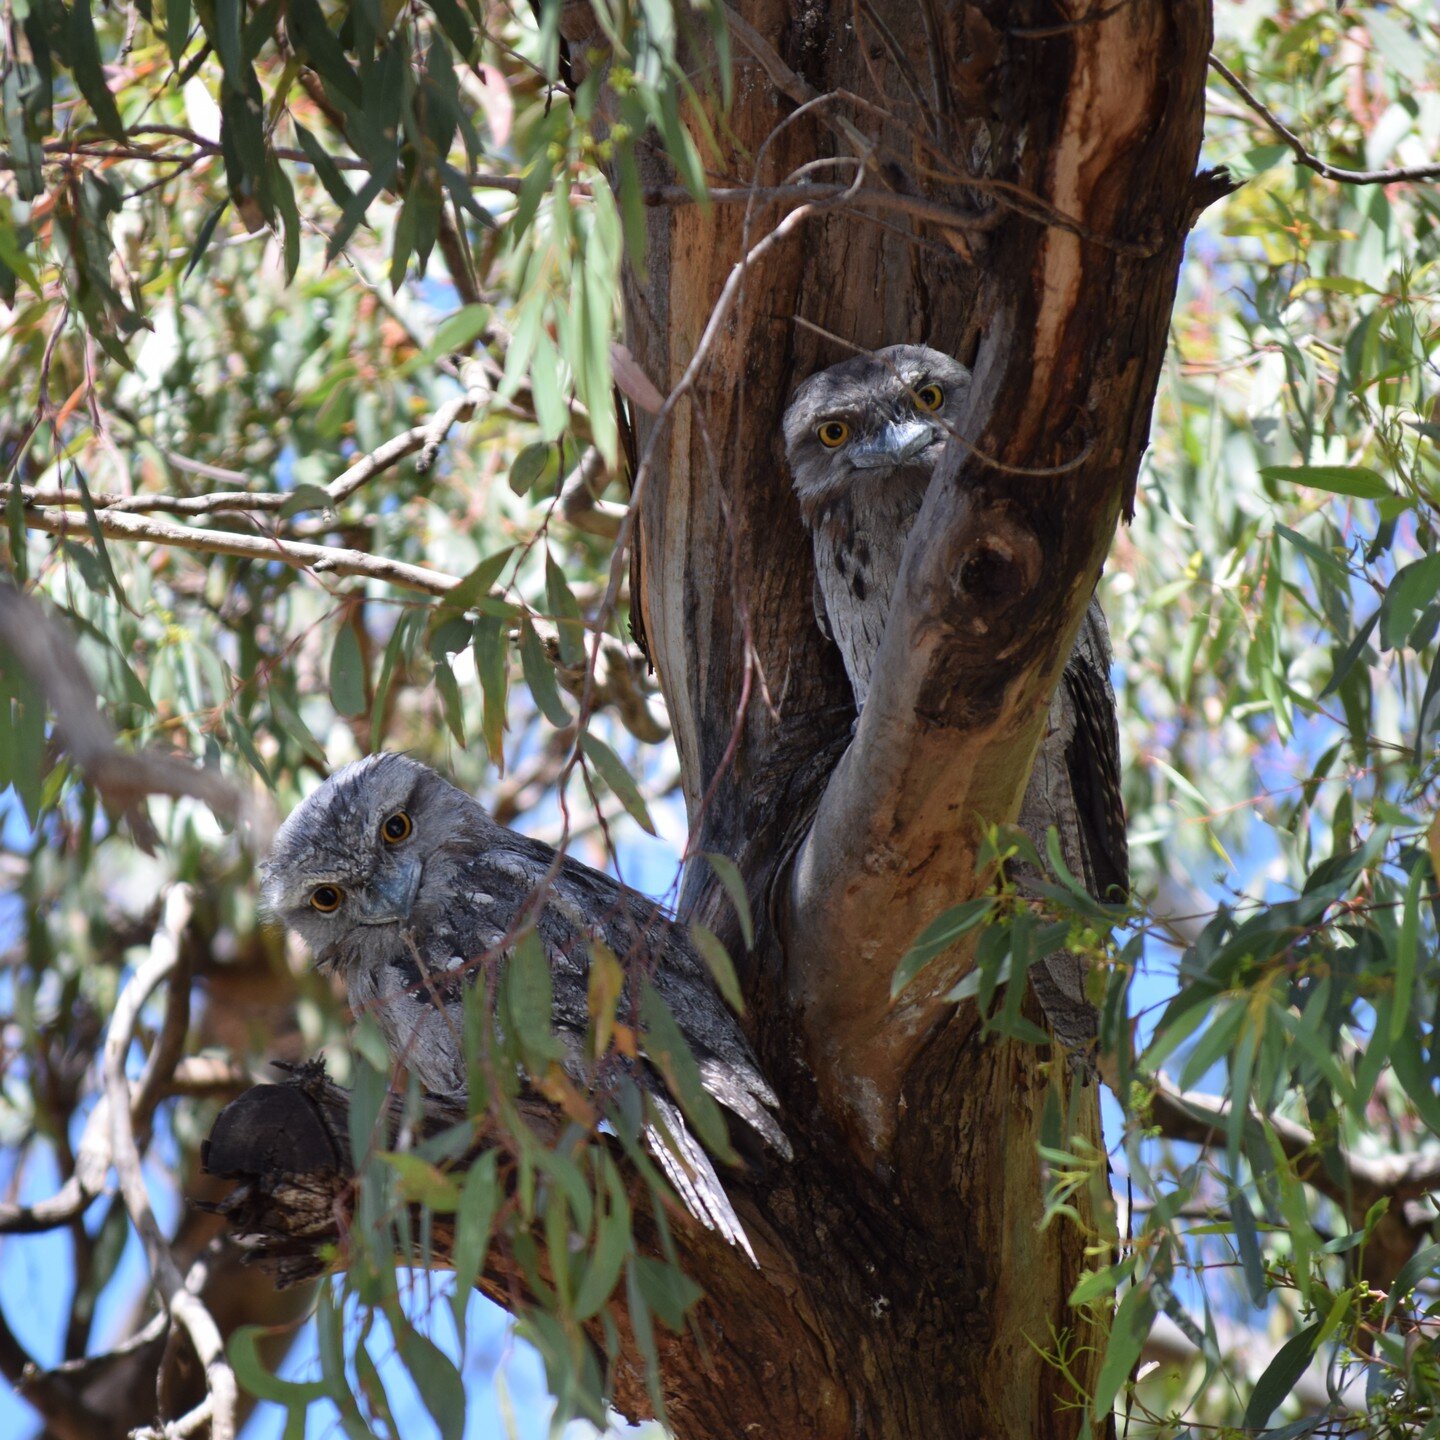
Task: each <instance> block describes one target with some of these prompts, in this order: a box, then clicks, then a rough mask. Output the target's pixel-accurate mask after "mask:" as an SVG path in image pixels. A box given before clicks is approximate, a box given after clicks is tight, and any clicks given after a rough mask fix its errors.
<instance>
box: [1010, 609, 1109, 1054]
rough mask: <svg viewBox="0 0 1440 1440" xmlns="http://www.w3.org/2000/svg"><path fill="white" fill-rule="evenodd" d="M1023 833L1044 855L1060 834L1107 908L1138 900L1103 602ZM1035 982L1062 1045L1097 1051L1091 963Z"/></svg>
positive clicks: (1061, 707) (1072, 663)
mask: <svg viewBox="0 0 1440 1440" xmlns="http://www.w3.org/2000/svg"><path fill="white" fill-rule="evenodd" d="M1020 824H1021V826H1022V828H1023V829H1024V830H1025V832H1026V834H1028V835H1029V836H1030V838H1031V839H1032V840H1033V841H1034V842H1035V844H1036V845H1037V847H1038V848H1039V849H1040V851H1041V853H1042V854H1043V853H1044V848H1045V831H1046V830H1047V829H1048V828H1049V827H1050V826H1052V825H1053V826H1054V827H1055V829H1056V832H1057V834H1058V836H1059V840H1060V851H1061V855H1062V858H1063V859H1064V861H1065V864H1066V866H1067V867H1068V868H1069V869H1070V871H1071V873H1072V874H1074V875H1075V876H1076V878H1077V879H1079V880H1081V881H1082V882H1083V883H1084V885H1085V888H1086V889H1087V890H1088V891H1089V892H1090V894H1092V895H1093V896H1094V897H1095V898H1096V899H1097V900H1111V899H1117V898H1120V896H1123V895H1124V894H1125V893H1127V892H1128V888H1129V858H1128V857H1129V848H1128V844H1127V841H1126V836H1125V808H1124V804H1123V802H1122V800H1121V796H1120V734H1119V725H1118V723H1117V721H1116V716H1115V692H1114V690H1113V689H1112V688H1111V685H1110V638H1109V631H1108V629H1107V627H1106V624H1105V616H1104V612H1103V611H1101V609H1100V605H1099V602H1098V601H1096V600H1094V599H1092V600H1091V601H1090V607H1089V609H1088V610H1087V611H1086V614H1085V618H1084V620H1083V622H1082V623H1081V629H1080V634H1079V637H1078V638H1077V640H1076V643H1075V648H1074V650H1073V651H1072V652H1071V655H1070V659H1069V660H1068V661H1067V662H1066V665H1065V670H1064V673H1063V675H1062V676H1061V680H1060V685H1059V687H1058V689H1057V692H1056V696H1055V700H1054V702H1053V704H1052V705H1051V710H1050V718H1049V728H1048V730H1047V733H1046V735H1045V736H1044V737H1043V738H1042V740H1041V744H1040V750H1039V753H1038V755H1037V757H1036V761H1035V769H1034V772H1033V773H1032V775H1031V778H1030V785H1029V787H1028V789H1027V790H1026V793H1025V799H1024V802H1023V804H1022V806H1021V812H1020ZM1015 878H1016V882H1017V884H1018V885H1019V887H1020V889H1021V891H1022V893H1024V892H1025V891H1026V890H1027V886H1028V884H1029V883H1030V882H1032V881H1034V880H1037V879H1039V878H1040V877H1039V876H1038V875H1036V874H1035V873H1034V872H1033V871H1031V870H1030V869H1029V867H1028V866H1017V867H1016V871H1015ZM1117 889H1118V892H1119V894H1116V893H1115V892H1116V891H1117ZM1029 973H1030V980H1031V983H1032V984H1033V986H1034V989H1035V994H1036V996H1037V997H1038V999H1039V1001H1040V1005H1041V1008H1042V1009H1043V1010H1044V1011H1045V1017H1046V1019H1047V1020H1048V1021H1049V1022H1050V1028H1051V1029H1052V1030H1053V1031H1054V1032H1055V1035H1056V1038H1057V1039H1058V1040H1059V1041H1060V1042H1061V1043H1062V1044H1063V1045H1065V1046H1067V1047H1069V1048H1070V1049H1072V1050H1076V1051H1081V1052H1083V1051H1086V1050H1088V1049H1089V1048H1090V1047H1091V1045H1092V1044H1093V1043H1094V1040H1095V1038H1096V1036H1097V1035H1098V1033H1099V1023H1100V1017H1099V1015H1098V1013H1097V1012H1096V1010H1095V1007H1094V1006H1093V1005H1092V1004H1091V1003H1090V1001H1089V999H1088V998H1087V997H1086V994H1085V976H1086V964H1085V959H1084V957H1083V956H1081V955H1078V954H1076V953H1075V952H1073V951H1070V950H1056V951H1054V952H1053V953H1052V954H1049V955H1046V956H1045V957H1044V958H1043V959H1042V960H1041V962H1040V963H1039V964H1037V965H1035V966H1033V967H1032V968H1031V970H1030V972H1029Z"/></svg>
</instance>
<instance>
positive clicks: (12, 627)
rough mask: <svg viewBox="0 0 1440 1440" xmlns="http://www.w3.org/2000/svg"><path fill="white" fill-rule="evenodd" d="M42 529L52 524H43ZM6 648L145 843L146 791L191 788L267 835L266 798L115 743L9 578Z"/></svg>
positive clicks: (0, 628)
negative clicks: (143, 801) (130, 750)
mask: <svg viewBox="0 0 1440 1440" xmlns="http://www.w3.org/2000/svg"><path fill="white" fill-rule="evenodd" d="M43 519H45V520H49V521H52V522H58V528H56V529H55V530H54V531H52V533H56V534H65V533H88V532H87V531H86V527H85V522H84V521H83V520H80V521H79V522H78V523H77V522H76V521H75V520H74V519H73V517H68V516H66V515H64V514H63V513H61V512H56V511H47V512H43ZM28 521H29V515H28V512H27V523H28ZM111 523H112V524H117V525H119V524H123V523H132V522H130V521H129V517H127V516H115V517H113V518H112V521H111ZM133 523H139V524H142V525H144V524H146V523H153V522H145V521H139V522H133ZM38 528H41V529H44V528H46V527H45V525H44V524H43V523H41V524H40V525H39V527H38ZM101 528H102V529H103V528H104V525H103V522H102V527H101ZM171 528H175V529H180V528H181V527H171ZM121 533H123V532H121ZM0 651H8V652H9V653H10V654H11V655H12V656H14V658H15V660H16V661H17V662H18V664H19V665H20V668H21V669H22V670H24V671H25V673H26V674H27V675H28V676H29V677H30V679H31V681H32V682H33V683H34V684H35V686H36V687H37V688H38V689H39V691H40V693H41V694H42V695H44V697H45V699H46V700H47V701H48V702H49V705H50V708H51V710H53V711H54V713H55V728H56V731H57V733H58V734H59V736H60V739H61V740H62V741H63V743H64V745H65V748H66V750H67V751H68V752H69V754H70V758H71V759H72V760H74V762H75V764H76V765H77V766H78V767H79V768H80V770H81V771H82V772H83V773H84V775H85V778H86V779H87V780H88V781H89V782H90V783H91V784H92V785H93V786H94V787H95V788H96V790H98V791H99V792H100V794H101V795H102V796H103V797H104V798H105V800H106V801H107V803H109V804H113V805H115V806H116V807H117V808H118V809H120V810H122V811H124V812H125V813H126V814H127V816H128V818H129V820H130V824H131V827H132V829H133V830H134V832H135V835H136V839H137V840H138V841H139V843H140V844H141V845H142V846H146V847H147V848H148V847H149V846H152V845H153V844H154V838H155V837H154V831H153V828H152V827H151V825H150V821H149V817H148V816H147V815H146V813H145V811H144V809H143V807H142V806H141V804H140V802H141V800H142V799H143V798H144V797H145V796H147V795H172V796H177V797H178V796H181V795H188V796H190V797H192V798H193V799H196V800H200V801H202V802H203V803H204V804H206V805H208V806H209V807H210V809H211V810H213V811H214V812H215V814H217V815H220V816H223V817H225V818H227V819H231V820H235V821H237V822H241V823H245V824H248V825H250V826H252V827H255V828H256V829H257V831H258V836H257V838H258V839H259V841H261V842H262V843H263V841H264V840H265V839H266V838H267V836H268V829H269V820H270V815H269V811H268V810H267V809H266V808H265V804H264V802H261V801H259V800H257V799H256V798H255V797H254V796H253V795H252V794H250V793H248V792H246V791H243V790H241V788H240V787H239V786H238V785H237V784H236V783H235V782H234V781H233V780H230V779H228V778H227V777H226V776H224V775H221V774H220V773H219V772H218V771H215V770H209V769H205V768H203V767H201V766H196V765H188V764H186V763H185V761H183V760H181V759H179V758H178V757H176V756H174V755H167V754H164V753H162V752H160V751H158V750H141V751H139V752H131V753H127V752H124V751H122V750H120V749H119V748H117V746H116V744H115V732H114V730H113V729H112V727H111V725H110V722H109V721H108V720H107V719H106V718H105V715H104V713H103V711H102V710H101V709H100V702H99V699H98V697H97V696H96V694H95V688H94V686H93V685H91V683H90V677H89V676H88V675H87V674H86V673H85V667H84V665H82V664H81V662H80V657H79V655H77V654H76V653H75V647H74V645H73V644H72V643H71V640H70V637H69V635H68V634H67V633H66V632H65V630H64V629H63V628H62V627H61V626H60V625H59V624H57V623H56V622H55V621H54V620H52V619H51V617H50V616H49V615H48V614H46V612H45V611H44V610H43V609H41V607H40V606H39V605H37V604H36V603H35V601H33V600H32V599H30V597H29V596H27V595H22V594H21V593H20V591H18V590H16V589H15V588H14V587H13V586H11V585H6V584H3V583H0ZM3 1228H4V1226H3V1221H0V1229H3Z"/></svg>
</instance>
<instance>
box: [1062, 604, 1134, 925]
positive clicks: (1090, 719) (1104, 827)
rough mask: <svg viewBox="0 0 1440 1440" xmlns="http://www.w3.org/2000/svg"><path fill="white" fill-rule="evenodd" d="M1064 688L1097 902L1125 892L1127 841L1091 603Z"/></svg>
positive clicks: (1102, 627)
mask: <svg viewBox="0 0 1440 1440" xmlns="http://www.w3.org/2000/svg"><path fill="white" fill-rule="evenodd" d="M1063 683H1064V685H1065V688H1066V691H1067V693H1068V695H1069V700H1070V704H1071V706H1072V708H1073V710H1074V729H1073V730H1072V732H1071V735H1070V743H1069V745H1068V746H1067V748H1066V752H1065V761H1066V768H1067V769H1068V770H1069V772H1070V788H1071V790H1072V791H1073V793H1074V796H1075V809H1076V813H1077V815H1078V817H1079V820H1080V830H1081V835H1082V838H1083V840H1084V844H1085V859H1086V870H1087V872H1088V873H1087V874H1086V875H1085V876H1084V877H1083V878H1084V879H1085V882H1086V888H1087V889H1088V890H1089V891H1090V893H1091V894H1092V895H1093V896H1094V897H1095V898H1096V899H1097V900H1124V899H1125V898H1126V897H1127V896H1128V895H1129V893H1130V842H1129V839H1128V836H1127V834H1126V826H1125V801H1124V798H1123V796H1122V794H1121V789H1120V725H1119V721H1118V719H1117V718H1116V713H1115V691H1114V688H1113V687H1112V686H1111V684H1110V630H1109V626H1107V625H1106V623H1105V612H1104V611H1103V610H1101V608H1100V602H1099V601H1098V600H1094V599H1092V600H1091V601H1090V608H1089V609H1088V610H1087V611H1086V612H1085V619H1084V621H1083V622H1082V624H1081V628H1080V635H1079V638H1078V639H1077V641H1076V644H1075V649H1074V651H1073V652H1072V653H1071V656H1070V661H1069V663H1068V664H1067V665H1066V667H1065V674H1064V679H1063Z"/></svg>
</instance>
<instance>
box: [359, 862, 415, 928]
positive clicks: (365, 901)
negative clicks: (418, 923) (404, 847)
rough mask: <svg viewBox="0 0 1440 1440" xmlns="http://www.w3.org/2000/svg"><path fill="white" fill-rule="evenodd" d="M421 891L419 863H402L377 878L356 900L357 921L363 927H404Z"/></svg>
mask: <svg viewBox="0 0 1440 1440" xmlns="http://www.w3.org/2000/svg"><path fill="white" fill-rule="evenodd" d="M419 888H420V862H419V861H418V860H415V859H410V860H404V861H401V862H399V863H398V864H396V865H394V866H392V867H391V868H390V870H389V872H388V873H387V874H384V875H377V876H376V877H375V878H374V879H373V880H371V881H370V883H369V884H368V885H366V886H365V888H364V889H363V890H361V892H360V893H359V894H358V895H357V896H356V897H355V898H356V901H357V905H356V918H357V919H358V920H359V922H360V923H361V924H362V925H396V924H403V923H404V922H405V921H407V920H408V919H409V918H410V907H411V906H412V905H413V904H414V903H415V892H416V891H417V890H418V889H419Z"/></svg>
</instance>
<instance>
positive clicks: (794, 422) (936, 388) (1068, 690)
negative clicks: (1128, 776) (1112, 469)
mask: <svg viewBox="0 0 1440 1440" xmlns="http://www.w3.org/2000/svg"><path fill="white" fill-rule="evenodd" d="M969 394H970V372H969V370H968V369H966V367H965V366H963V365H961V364H960V363H959V362H958V361H957V360H953V359H952V358H951V357H950V356H948V355H942V354H941V353H940V352H939V351H938V350H932V349H930V348H929V347H927V346H924V345H891V346H888V347H887V348H885V349H884V350H876V351H873V352H870V353H867V354H863V355H858V356H856V357H855V358H854V359H851V360H846V361H844V362H843V363H842V364H839V365H833V366H831V367H830V368H829V369H828V370H821V371H818V372H817V373H816V374H814V375H811V376H810V377H809V378H808V379H806V380H804V381H803V382H802V383H801V384H800V386H799V387H798V388H797V389H796V391H795V394H794V397H793V398H792V399H791V401H790V405H789V407H788V408H787V409H786V411H785V417H784V422H783V424H784V435H785V451H786V455H787V457H788V458H789V461H790V472H791V475H792V477H793V480H794V485H795V493H796V495H797V497H798V498H799V501H800V511H801V514H802V516H803V518H804V521H805V526H806V528H807V529H808V530H809V532H810V537H811V541H812V543H813V546H814V554H815V611H816V616H817V618H818V619H819V621H820V628H821V629H822V630H823V631H824V632H825V633H826V634H827V635H829V636H830V637H831V638H832V639H833V640H834V641H835V643H836V644H837V645H838V646H839V647H840V654H841V656H842V658H843V659H844V662H845V672H846V674H847V675H848V676H849V677H850V685H851V688H852V689H853V690H854V692H855V706H856V709H857V710H858V709H862V708H863V707H864V704H865V698H866V696H867V694H868V693H869V690H870V675H871V669H872V667H873V665H874V663H875V655H876V652H877V651H878V650H879V648H880V638H881V636H882V635H883V634H884V632H885V622H886V620H887V619H888V617H889V613H890V599H891V596H892V595H893V593H894V590H895V582H896V580H897V578H898V577H899V573H900V562H901V559H902V558H903V556H904V554H905V544H906V541H907V540H908V539H909V537H910V530H911V528H912V526H913V525H914V523H915V517H916V516H917V515H918V514H919V513H920V506H921V503H922V502H923V501H924V499H925V491H926V489H927V488H928V487H929V484H930V477H931V475H932V474H933V473H934V470H935V466H936V465H937V464H938V463H939V460H940V455H941V453H942V451H943V450H944V447H945V442H946V440H947V439H949V437H950V436H951V434H953V433H954V432H955V431H956V429H957V428H958V425H959V422H960V421H961V419H962V418H963V417H964V414H965V410H966V407H967V404H968V401H969ZM1020 824H1021V826H1022V828H1024V829H1025V831H1026V833H1027V834H1029V835H1030V836H1031V838H1032V839H1034V840H1035V841H1036V842H1037V844H1038V845H1039V847H1040V850H1041V853H1042V854H1043V853H1044V837H1045V831H1046V829H1047V828H1048V827H1049V826H1051V825H1054V826H1055V827H1056V828H1057V831H1058V832H1059V836H1060V842H1061V853H1062V855H1063V856H1064V858H1065V862H1066V865H1067V866H1068V867H1069V868H1070V869H1071V870H1072V871H1073V872H1074V874H1075V875H1076V876H1077V878H1079V879H1080V880H1082V881H1083V882H1084V883H1085V884H1086V886H1087V888H1088V889H1089V890H1090V892H1091V894H1093V895H1094V896H1095V897H1096V898H1097V899H1102V900H1113V899H1116V898H1119V897H1120V896H1123V895H1124V894H1126V893H1127V892H1128V890H1129V848H1128V844H1127V841H1126V834H1125V810H1124V806H1123V803H1122V801H1121V797H1120V737H1119V729H1118V726H1117V723H1116V718H1115V692H1114V690H1113V689H1112V688H1111V685H1110V636H1109V630H1108V627H1107V626H1106V624H1105V616H1104V613H1103V612H1102V611H1101V609H1100V605H1099V602H1098V601H1097V600H1095V599H1093V598H1092V599H1091V601H1090V606H1089V609H1088V610H1087V611H1086V614H1085V619H1084V622H1083V623H1082V625H1081V629H1080V634H1079V636H1078V638H1077V640H1076V644H1075V648H1074V650H1073V651H1072V652H1071V655H1070V659H1069V660H1068V661H1067V662H1066V666H1065V671H1064V674H1063V676H1062V677H1061V682H1060V684H1059V686H1058V687H1057V689H1056V692H1055V696H1054V699H1053V700H1052V702H1051V705H1050V714H1049V719H1048V723H1047V726H1046V734H1045V736H1044V737H1043V739H1042V741H1041V746H1040V751H1039V754H1038V755H1037V758H1036V762H1035V768H1034V770H1033V772H1032V774H1031V778H1030V784H1029V787H1028V788H1027V790H1026V793H1025V798H1024V800H1023V801H1022V803H1021V810H1020ZM1038 878H1039V877H1038V876H1034V875H1028V874H1022V875H1021V876H1020V877H1019V883H1020V885H1021V888H1022V890H1023V889H1024V888H1025V887H1026V883H1027V881H1033V880H1035V879H1038ZM1030 974H1031V978H1032V981H1033V983H1034V986H1035V990H1036V994H1037V995H1038V996H1039V998H1040V1002H1041V1005H1042V1006H1043V1008H1044V1010H1045V1013H1046V1016H1047V1018H1048V1019H1049V1021H1050V1024H1051V1028H1052V1029H1053V1030H1054V1032H1055V1034H1056V1035H1057V1036H1058V1037H1059V1039H1060V1040H1061V1041H1062V1043H1064V1044H1066V1045H1067V1046H1070V1047H1072V1048H1079V1049H1083V1048H1085V1047H1087V1046H1088V1045H1090V1044H1091V1043H1092V1042H1093V1041H1094V1038H1095V1035H1096V1031H1097V1023H1098V1017H1097V1016H1096V1013H1095V1010H1094V1007H1093V1006H1092V1005H1091V1004H1090V1002H1089V1001H1088V1000H1087V999H1086V998H1085V989H1084V981H1085V972H1084V965H1083V962H1082V961H1081V959H1080V958H1079V957H1078V956H1075V955H1073V954H1071V953H1070V952H1068V951H1061V952H1057V953H1056V954H1054V955H1051V956H1047V957H1046V959H1045V961H1044V962H1043V963H1042V964H1040V965H1036V966H1034V967H1032V969H1031V971H1030Z"/></svg>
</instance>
